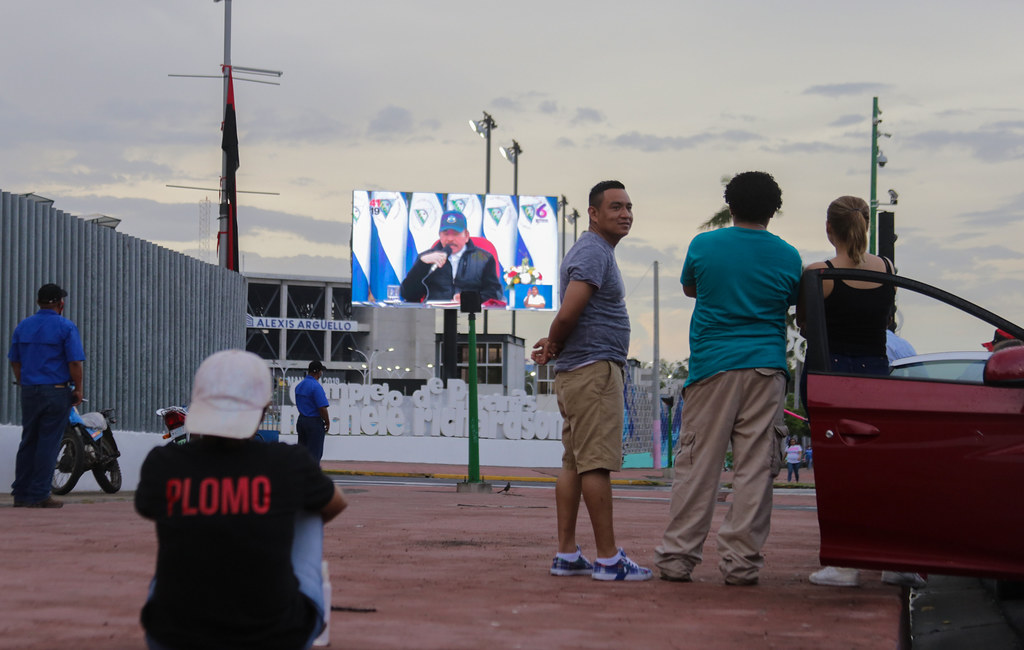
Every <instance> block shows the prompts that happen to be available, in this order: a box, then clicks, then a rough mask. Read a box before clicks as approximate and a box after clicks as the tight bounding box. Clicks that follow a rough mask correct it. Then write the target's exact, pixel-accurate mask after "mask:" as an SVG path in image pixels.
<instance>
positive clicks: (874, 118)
mask: <svg viewBox="0 0 1024 650" xmlns="http://www.w3.org/2000/svg"><path fill="white" fill-rule="evenodd" d="M879 112H880V111H879V110H878V98H877V97H875V98H874V101H873V102H872V106H871V200H870V204H871V220H870V232H869V233H868V252H869V253H871V254H872V255H874V254H875V228H876V219H875V216H876V214H877V213H878V198H876V194H877V188H878V123H879V122H881V120H880V119H878V114H879Z"/></svg>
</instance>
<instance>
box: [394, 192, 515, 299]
mask: <svg viewBox="0 0 1024 650" xmlns="http://www.w3.org/2000/svg"><path fill="white" fill-rule="evenodd" d="M466 290H471V291H479V292H480V299H481V300H482V301H484V302H486V301H488V300H496V301H499V302H500V301H503V300H504V296H503V292H502V288H501V281H500V280H498V270H497V262H496V261H495V260H494V256H493V255H491V254H490V253H489V252H487V251H485V250H483V249H482V248H480V247H478V246H476V245H474V244H473V242H472V240H471V239H470V237H469V231H468V230H467V228H466V217H465V215H463V214H462V213H461V212H455V211H454V210H450V211H448V212H445V213H444V214H442V215H441V228H440V231H439V233H438V241H437V243H436V244H434V246H433V247H432V248H430V249H429V250H427V251H424V252H422V253H420V255H419V257H417V258H416V263H415V264H413V265H412V268H411V269H409V273H408V274H406V276H405V279H404V280H402V300H404V301H406V302H421V301H425V300H441V301H458V299H459V294H461V293H462V292H463V291H466Z"/></svg>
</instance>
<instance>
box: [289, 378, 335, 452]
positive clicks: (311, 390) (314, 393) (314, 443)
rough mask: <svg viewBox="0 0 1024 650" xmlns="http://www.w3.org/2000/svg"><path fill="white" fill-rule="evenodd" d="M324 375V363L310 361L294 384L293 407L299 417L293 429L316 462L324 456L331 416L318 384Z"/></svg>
mask: <svg viewBox="0 0 1024 650" xmlns="http://www.w3.org/2000/svg"><path fill="white" fill-rule="evenodd" d="M323 376H324V364H322V363H320V362H319V361H310V362H309V368H308V369H307V370H306V376H305V378H304V379H303V380H302V381H300V382H299V383H298V385H297V386H295V408H297V409H298V411H299V417H298V419H297V420H296V421H295V431H296V433H297V434H298V438H299V444H300V445H302V446H303V447H305V448H306V449H308V450H309V453H310V455H312V456H313V459H314V460H316V462H318V463H319V462H320V459H321V458H323V456H324V436H326V435H327V430H328V429H330V428H331V416H330V415H329V414H328V412H327V406H328V402H327V393H325V392H324V387H323V386H321V385H320V378H321V377H323Z"/></svg>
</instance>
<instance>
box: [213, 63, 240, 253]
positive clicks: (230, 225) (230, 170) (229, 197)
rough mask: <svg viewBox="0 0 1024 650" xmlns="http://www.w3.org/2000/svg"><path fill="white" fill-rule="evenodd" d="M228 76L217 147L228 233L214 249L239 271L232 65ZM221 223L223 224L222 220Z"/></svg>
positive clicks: (222, 212) (236, 156) (236, 147)
mask: <svg viewBox="0 0 1024 650" xmlns="http://www.w3.org/2000/svg"><path fill="white" fill-rule="evenodd" d="M224 69H225V71H226V72H227V75H228V98H227V103H226V105H225V106H224V125H223V127H222V128H223V131H224V134H223V136H222V138H221V142H220V148H221V149H223V150H224V156H225V165H224V172H225V174H224V179H223V184H222V187H223V192H221V201H220V216H221V217H226V218H227V230H226V231H221V232H220V233H219V236H218V237H217V246H218V247H219V246H221V245H222V244H223V245H225V246H226V247H227V268H229V269H231V270H232V271H237V270H238V201H237V191H236V188H235V172H236V171H238V123H237V122H236V121H235V85H234V81H233V79H232V77H231V66H224ZM221 223H224V222H223V221H222V222H221Z"/></svg>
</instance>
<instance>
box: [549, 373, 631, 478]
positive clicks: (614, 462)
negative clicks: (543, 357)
mask: <svg viewBox="0 0 1024 650" xmlns="http://www.w3.org/2000/svg"><path fill="white" fill-rule="evenodd" d="M555 394H556V395H557V396H558V410H559V411H561V413H562V420H563V424H562V447H563V448H564V449H565V451H564V452H563V453H562V467H563V468H564V469H568V470H572V471H575V472H576V473H578V474H582V473H583V472H589V471H591V470H595V469H607V470H610V471H613V472H617V471H619V470H620V469H622V412H623V401H622V368H621V367H620V366H619V365H618V364H617V363H614V362H612V361H597V362H595V363H592V364H589V365H586V366H583V367H582V368H577V369H575V370H569V371H564V372H560V373H558V374H557V375H555Z"/></svg>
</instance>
